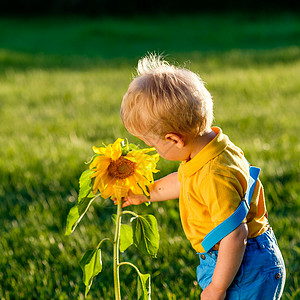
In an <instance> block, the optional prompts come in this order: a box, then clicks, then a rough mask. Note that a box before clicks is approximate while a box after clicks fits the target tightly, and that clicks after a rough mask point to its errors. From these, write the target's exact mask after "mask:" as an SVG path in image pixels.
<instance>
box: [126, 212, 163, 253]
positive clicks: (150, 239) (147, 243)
mask: <svg viewBox="0 0 300 300" xmlns="http://www.w3.org/2000/svg"><path fill="white" fill-rule="evenodd" d="M132 229H133V241H134V244H135V245H136V247H137V248H138V249H139V250H140V251H141V252H142V253H144V254H150V255H151V256H154V257H156V254H157V251H158V248H159V233H158V229H157V221H156V219H155V217H154V216H152V215H146V216H138V217H136V218H134V219H132Z"/></svg>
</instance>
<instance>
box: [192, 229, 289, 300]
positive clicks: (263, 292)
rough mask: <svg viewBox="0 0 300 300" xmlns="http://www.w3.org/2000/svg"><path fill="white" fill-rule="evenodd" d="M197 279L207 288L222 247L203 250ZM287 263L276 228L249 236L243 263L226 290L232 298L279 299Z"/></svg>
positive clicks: (241, 299) (228, 297) (249, 299)
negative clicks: (277, 239) (280, 247)
mask: <svg viewBox="0 0 300 300" xmlns="http://www.w3.org/2000/svg"><path fill="white" fill-rule="evenodd" d="M199 257H200V265H199V266H198V267H197V280H198V283H199V285H200V286H201V288H202V289H205V288H206V287H207V286H208V285H209V284H210V283H211V280H212V275H213V272H214V269H215V266H216V262H217V258H218V251H212V252H209V253H199ZM285 277H286V273H285V266H284V261H283V258H282V255H281V252H280V250H279V248H278V245H277V241H276V238H275V236H274V233H273V231H272V229H269V230H268V231H266V232H265V233H263V234H261V235H259V236H258V237H256V238H253V239H249V240H248V243H247V247H246V250H245V254H244V258H243V261H242V264H241V266H240V268H239V270H238V273H237V274H236V276H235V278H234V280H233V282H232V284H231V285H230V286H229V288H228V289H227V291H226V299H230V300H255V299H257V300H259V299H263V300H277V299H280V297H281V295H282V292H283V288H284V283H285Z"/></svg>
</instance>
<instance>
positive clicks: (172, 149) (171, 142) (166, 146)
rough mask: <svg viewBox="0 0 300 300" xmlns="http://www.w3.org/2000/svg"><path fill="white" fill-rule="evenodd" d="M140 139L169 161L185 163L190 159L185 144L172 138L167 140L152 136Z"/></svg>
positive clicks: (167, 137) (140, 137)
mask: <svg viewBox="0 0 300 300" xmlns="http://www.w3.org/2000/svg"><path fill="white" fill-rule="evenodd" d="M138 138H139V139H141V140H142V141H143V142H145V143H146V144H147V145H148V146H150V147H154V148H155V149H156V151H157V153H158V154H159V155H160V156H161V157H163V158H165V159H167V160H179V161H184V160H187V159H188V158H189V155H190V153H189V152H188V151H187V149H185V148H184V144H181V143H180V142H178V141H177V140H175V139H174V138H170V137H169V136H168V135H166V138H165V139H161V138H159V137H150V136H138Z"/></svg>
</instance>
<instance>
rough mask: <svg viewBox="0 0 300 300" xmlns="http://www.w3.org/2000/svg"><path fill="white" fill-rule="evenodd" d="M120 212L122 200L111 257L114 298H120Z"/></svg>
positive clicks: (119, 210)
mask: <svg viewBox="0 0 300 300" xmlns="http://www.w3.org/2000/svg"><path fill="white" fill-rule="evenodd" d="M121 213H122V201H118V205H117V220H116V231H115V238H114V258H113V259H114V264H113V271H114V290H115V299H116V300H121V289H120V275H119V254H120V248H119V247H120V229H121Z"/></svg>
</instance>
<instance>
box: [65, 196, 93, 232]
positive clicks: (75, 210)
mask: <svg viewBox="0 0 300 300" xmlns="http://www.w3.org/2000/svg"><path fill="white" fill-rule="evenodd" d="M96 198H97V196H95V197H94V198H88V197H87V198H84V200H83V201H81V202H80V203H79V204H76V205H75V206H73V207H72V208H71V209H70V211H69V214H68V216H67V225H66V232H65V235H70V234H71V233H72V232H73V231H74V230H75V228H76V226H77V225H78V223H79V222H80V221H81V219H82V217H83V216H84V215H85V213H86V212H87V210H88V208H89V207H90V205H91V204H92V202H93V201H94V200H95V199H96Z"/></svg>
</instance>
